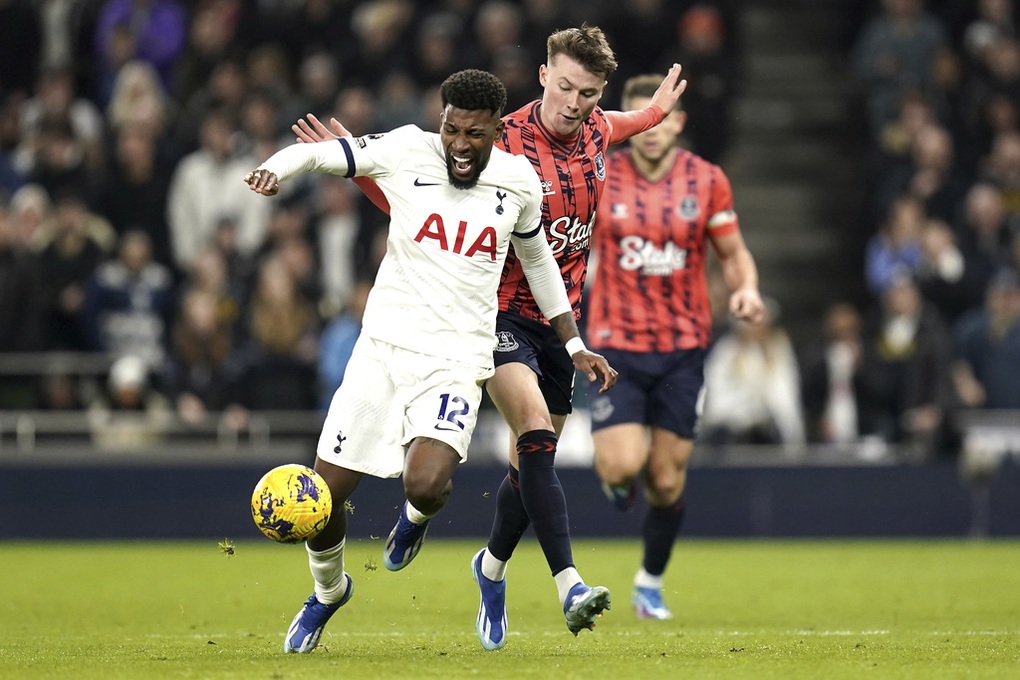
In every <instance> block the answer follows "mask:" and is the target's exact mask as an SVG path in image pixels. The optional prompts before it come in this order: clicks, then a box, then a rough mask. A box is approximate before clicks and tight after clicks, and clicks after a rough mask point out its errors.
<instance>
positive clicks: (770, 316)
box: [700, 299, 805, 445]
mask: <svg viewBox="0 0 1020 680" xmlns="http://www.w3.org/2000/svg"><path fill="white" fill-rule="evenodd" d="M765 302H766V304H765V307H766V314H765V320H764V321H762V322H761V323H758V324H750V323H746V322H743V321H735V322H733V324H732V330H731V331H730V332H729V333H726V334H724V335H723V336H722V337H720V338H719V339H718V340H716V342H715V344H714V345H712V348H711V349H710V350H709V353H708V358H707V359H706V361H705V410H704V413H703V414H702V417H701V423H700V427H701V438H702V440H703V441H706V442H708V443H712V444H787V445H797V444H803V443H804V442H805V430H804V415H803V412H802V410H801V405H800V403H801V401H800V368H799V366H798V364H797V357H796V355H795V354H794V351H793V344H792V343H791V342H790V338H789V336H788V335H787V333H786V331H785V330H784V329H783V328H782V327H781V326H780V325H779V305H778V304H777V303H776V301H775V300H772V299H766V301H765Z"/></svg>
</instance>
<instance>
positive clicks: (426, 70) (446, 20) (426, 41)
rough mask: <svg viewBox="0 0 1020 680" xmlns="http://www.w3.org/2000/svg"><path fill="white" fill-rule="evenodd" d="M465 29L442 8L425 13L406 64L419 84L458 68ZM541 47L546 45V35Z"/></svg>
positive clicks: (439, 78)
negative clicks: (409, 58)
mask: <svg viewBox="0 0 1020 680" xmlns="http://www.w3.org/2000/svg"><path fill="white" fill-rule="evenodd" d="M463 33H464V26H463V25H462V23H461V21H460V19H458V17H457V16H456V15H455V14H453V13H452V12H449V11H444V10H440V11H436V12H433V13H431V14H428V15H426V16H425V18H424V19H423V20H422V21H421V23H420V24H419V25H418V29H417V33H416V35H415V39H414V52H413V55H412V58H411V60H410V63H409V64H408V66H407V68H408V72H409V73H410V74H411V76H412V77H413V78H414V81H415V83H417V85H418V86H419V87H423V88H428V87H437V86H439V85H440V84H441V83H442V82H443V81H444V80H445V79H446V76H448V75H449V74H450V73H453V72H454V71H456V70H458V69H459V67H460V64H461V63H462V62H461V54H460V52H461V47H460V45H461V36H462V35H463ZM541 35H542V36H547V35H549V34H548V33H542V34H541ZM542 49H543V50H544V49H545V41H544V38H543V42H542ZM341 120H345V119H341ZM379 129H383V128H379Z"/></svg>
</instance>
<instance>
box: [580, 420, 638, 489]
mask: <svg viewBox="0 0 1020 680" xmlns="http://www.w3.org/2000/svg"><path fill="white" fill-rule="evenodd" d="M592 443H593V444H594V447H595V470H596V471H597V472H598V474H599V477H601V478H602V480H603V481H606V482H608V483H610V484H624V483H626V482H628V481H630V480H632V479H634V478H635V477H637V476H638V474H640V472H641V470H642V468H644V466H645V463H646V462H647V460H648V428H646V427H645V426H644V425H641V424H639V423H621V424H619V425H611V426H609V427H603V428H600V429H598V430H595V431H594V432H593V433H592Z"/></svg>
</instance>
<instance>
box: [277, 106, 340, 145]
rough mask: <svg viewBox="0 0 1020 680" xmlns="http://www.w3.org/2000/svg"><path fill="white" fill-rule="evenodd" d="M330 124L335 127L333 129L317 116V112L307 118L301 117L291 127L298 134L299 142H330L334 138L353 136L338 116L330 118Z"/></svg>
mask: <svg viewBox="0 0 1020 680" xmlns="http://www.w3.org/2000/svg"><path fill="white" fill-rule="evenodd" d="M329 124H330V126H331V127H332V128H333V129H332V130H330V129H329V128H328V127H326V126H325V125H324V124H323V123H322V121H321V120H319V119H318V118H316V117H315V114H311V113H309V114H308V115H307V116H306V117H305V118H299V119H298V122H296V123H294V124H293V125H291V126H290V129H291V130H293V132H294V134H295V135H297V140H298V141H299V142H305V143H311V142H328V141H330V140H332V139H340V138H341V137H350V136H351V132H350V130H348V129H347V128H345V127H344V126H343V125H341V123H340V121H338V120H337V119H336V118H330V119H329Z"/></svg>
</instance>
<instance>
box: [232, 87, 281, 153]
mask: <svg viewBox="0 0 1020 680" xmlns="http://www.w3.org/2000/svg"><path fill="white" fill-rule="evenodd" d="M288 143H290V140H289V139H287V138H285V137H284V136H283V135H281V133H280V110H279V105H278V104H277V102H276V100H274V99H273V98H272V97H271V96H270V95H269V94H268V93H266V92H261V91H257V92H252V93H251V94H250V95H249V96H248V97H247V99H245V102H244V106H243V107H242V108H241V129H240V131H239V133H238V143H237V151H238V153H239V154H243V155H245V156H249V157H251V158H257V159H259V160H264V159H266V158H269V157H270V156H272V155H273V154H274V153H276V152H277V151H278V150H279V149H280V148H281V147H283V146H285V145H286V144H288Z"/></svg>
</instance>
